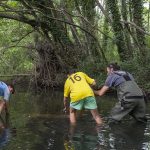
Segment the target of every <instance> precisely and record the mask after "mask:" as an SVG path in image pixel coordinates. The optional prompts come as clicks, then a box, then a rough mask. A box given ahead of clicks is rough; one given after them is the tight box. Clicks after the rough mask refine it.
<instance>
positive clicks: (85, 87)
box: [64, 72, 94, 102]
mask: <svg viewBox="0 0 150 150" xmlns="http://www.w3.org/2000/svg"><path fill="white" fill-rule="evenodd" d="M93 82H94V79H91V78H90V77H88V76H87V75H86V74H85V73H83V72H76V73H74V74H72V75H71V76H69V77H68V79H67V80H66V82H65V86H64V97H69V95H70V98H71V102H76V101H79V100H81V99H83V98H85V97H89V96H94V93H93V90H92V89H91V87H90V85H89V84H92V83H93Z"/></svg>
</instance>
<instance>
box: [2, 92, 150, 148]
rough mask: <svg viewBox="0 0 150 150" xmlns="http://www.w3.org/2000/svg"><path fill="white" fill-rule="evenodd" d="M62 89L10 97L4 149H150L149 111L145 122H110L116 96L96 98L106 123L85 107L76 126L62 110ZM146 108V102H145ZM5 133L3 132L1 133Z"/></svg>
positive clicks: (3, 130)
mask: <svg viewBox="0 0 150 150" xmlns="http://www.w3.org/2000/svg"><path fill="white" fill-rule="evenodd" d="M62 98H63V93H62V92H57V91H55V92H49V93H46V94H45V93H42V94H34V93H32V92H31V91H28V92H18V93H17V94H15V95H14V96H13V97H12V100H11V104H10V105H11V116H10V124H9V126H7V128H4V129H2V132H1V130H0V143H1V136H2V137H7V138H6V139H7V140H5V144H3V145H2V146H1V147H0V149H3V150H149V149H150V115H149V110H148V111H147V117H148V122H147V124H146V125H143V124H137V123H135V122H133V119H130V118H126V119H125V121H124V122H123V123H122V124H118V125H113V126H110V125H108V124H107V116H108V114H109V111H110V109H111V108H112V106H114V104H115V102H116V99H115V97H112V96H106V97H102V98H97V102H98V108H99V112H100V114H101V115H102V117H103V119H104V121H105V125H104V126H103V127H98V126H96V124H95V122H94V120H93V119H92V116H91V114H90V113H89V112H88V111H85V112H84V114H83V117H82V118H81V119H80V120H78V123H77V126H74V127H73V126H70V125H69V118H68V115H65V114H63V113H62V109H63V101H62ZM148 108H149V106H148ZM3 135H5V136H3ZM4 139H5V138H4Z"/></svg>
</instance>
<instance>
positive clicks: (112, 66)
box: [107, 63, 120, 71]
mask: <svg viewBox="0 0 150 150" xmlns="http://www.w3.org/2000/svg"><path fill="white" fill-rule="evenodd" d="M107 67H108V68H110V69H111V68H112V69H113V70H114V71H117V70H120V66H119V65H118V64H117V63H110V64H108V66H107Z"/></svg>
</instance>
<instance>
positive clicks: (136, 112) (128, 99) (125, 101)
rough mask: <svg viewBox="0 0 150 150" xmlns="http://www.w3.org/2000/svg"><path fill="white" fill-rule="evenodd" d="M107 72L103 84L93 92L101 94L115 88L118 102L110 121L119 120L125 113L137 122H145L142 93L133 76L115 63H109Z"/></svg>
mask: <svg viewBox="0 0 150 150" xmlns="http://www.w3.org/2000/svg"><path fill="white" fill-rule="evenodd" d="M107 73H108V77H107V79H106V81H105V84H104V86H103V87H102V88H101V89H100V90H98V91H94V93H95V94H96V95H99V96H102V95H104V94H105V92H106V91H108V89H109V88H111V87H114V88H115V89H116V90H117V96H118V100H119V102H118V103H117V104H116V105H115V107H114V108H113V109H112V111H111V113H110V122H114V121H120V120H121V119H122V118H123V117H124V116H126V115H127V114H129V115H131V116H132V117H133V118H134V119H136V120H137V121H139V122H146V121H147V119H146V117H145V110H146V106H145V101H144V95H143V92H142V90H141V89H140V88H139V86H138V85H137V83H136V82H135V81H134V78H133V76H132V75H131V74H130V73H128V72H125V71H121V70H120V66H119V65H117V63H111V64H109V65H108V66H107Z"/></svg>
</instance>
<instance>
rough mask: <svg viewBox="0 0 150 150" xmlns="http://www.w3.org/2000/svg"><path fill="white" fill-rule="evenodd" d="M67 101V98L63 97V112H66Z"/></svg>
mask: <svg viewBox="0 0 150 150" xmlns="http://www.w3.org/2000/svg"><path fill="white" fill-rule="evenodd" d="M67 100H68V98H67V97H64V111H65V112H66V111H67V109H68V108H67Z"/></svg>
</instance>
